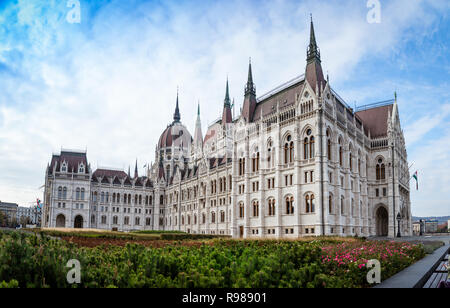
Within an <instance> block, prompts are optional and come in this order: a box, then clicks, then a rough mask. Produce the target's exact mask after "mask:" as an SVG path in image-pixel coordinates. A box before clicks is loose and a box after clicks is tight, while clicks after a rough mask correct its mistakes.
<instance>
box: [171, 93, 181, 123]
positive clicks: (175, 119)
mask: <svg viewBox="0 0 450 308" xmlns="http://www.w3.org/2000/svg"><path fill="white" fill-rule="evenodd" d="M180 120H181V116H180V108H179V106H178V88H177V106H176V107H175V113H174V114H173V122H174V123H175V122H180Z"/></svg>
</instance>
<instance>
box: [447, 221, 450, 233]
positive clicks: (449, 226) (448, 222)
mask: <svg viewBox="0 0 450 308" xmlns="http://www.w3.org/2000/svg"><path fill="white" fill-rule="evenodd" d="M447 229H448V232H450V219H449V220H448V221H447Z"/></svg>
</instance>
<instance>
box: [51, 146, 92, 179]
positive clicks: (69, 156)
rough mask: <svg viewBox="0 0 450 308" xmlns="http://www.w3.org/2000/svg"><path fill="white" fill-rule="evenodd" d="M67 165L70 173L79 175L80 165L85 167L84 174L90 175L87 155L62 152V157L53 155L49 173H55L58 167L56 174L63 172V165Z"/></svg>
mask: <svg viewBox="0 0 450 308" xmlns="http://www.w3.org/2000/svg"><path fill="white" fill-rule="evenodd" d="M64 162H66V163H67V167H68V168H67V171H68V172H72V171H73V172H76V173H78V166H79V164H80V163H83V165H84V167H85V168H84V174H89V170H88V162H87V156H86V153H81V152H70V151H61V154H60V155H53V156H52V161H51V163H50V168H49V172H50V173H52V172H53V168H54V167H55V166H56V172H60V171H61V166H62V164H63V163H64Z"/></svg>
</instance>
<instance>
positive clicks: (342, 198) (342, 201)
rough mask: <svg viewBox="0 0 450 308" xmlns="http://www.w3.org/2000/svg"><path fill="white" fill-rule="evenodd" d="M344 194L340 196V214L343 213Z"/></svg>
mask: <svg viewBox="0 0 450 308" xmlns="http://www.w3.org/2000/svg"><path fill="white" fill-rule="evenodd" d="M344 212H345V211H344V196H342V197H341V215H344Z"/></svg>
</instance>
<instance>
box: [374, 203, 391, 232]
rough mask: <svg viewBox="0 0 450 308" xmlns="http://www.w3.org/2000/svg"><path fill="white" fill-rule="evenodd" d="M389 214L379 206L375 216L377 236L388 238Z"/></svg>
mask: <svg viewBox="0 0 450 308" xmlns="http://www.w3.org/2000/svg"><path fill="white" fill-rule="evenodd" d="M388 220H389V214H388V211H387V210H386V208H385V207H384V206H380V207H379V208H378V210H377V214H376V224H377V225H376V226H377V236H388V232H389V227H388Z"/></svg>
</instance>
